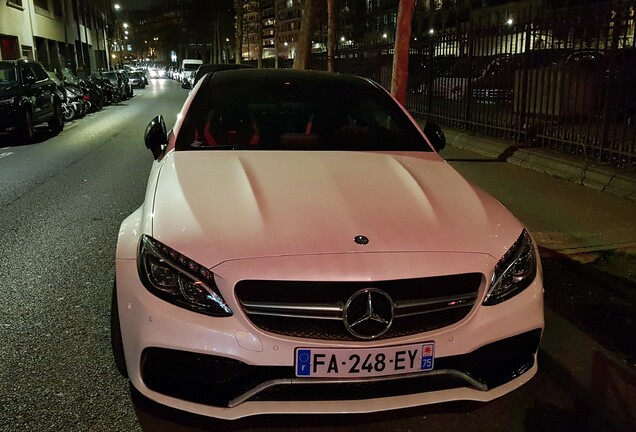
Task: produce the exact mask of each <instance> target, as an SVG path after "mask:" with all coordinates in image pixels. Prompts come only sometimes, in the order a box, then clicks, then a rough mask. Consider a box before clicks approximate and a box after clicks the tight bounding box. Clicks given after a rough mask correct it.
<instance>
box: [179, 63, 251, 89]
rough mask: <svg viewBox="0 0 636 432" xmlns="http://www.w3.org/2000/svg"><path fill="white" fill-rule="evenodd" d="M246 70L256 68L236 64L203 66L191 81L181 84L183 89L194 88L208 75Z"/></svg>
mask: <svg viewBox="0 0 636 432" xmlns="http://www.w3.org/2000/svg"><path fill="white" fill-rule="evenodd" d="M245 68H249V69H253V68H254V66H250V65H247V64H236V63H207V64H202V65H201V66H199V68H198V69H197V70H196V71H195V73H194V75H192V77H191V78H190V79H189V80H187V81H184V82H183V83H182V84H181V87H183V88H193V87H194V86H195V84H196V83H198V82H199V81H200V80H201V78H203V77H204V76H205V75H206V74H208V73H216V72H220V71H224V70H233V69H245Z"/></svg>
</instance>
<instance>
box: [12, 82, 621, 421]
mask: <svg viewBox="0 0 636 432" xmlns="http://www.w3.org/2000/svg"><path fill="white" fill-rule="evenodd" d="M185 96H186V91H185V90H182V89H181V88H180V86H179V85H178V84H177V83H175V82H172V81H168V80H154V81H151V84H150V86H148V87H147V88H146V89H145V90H136V96H135V98H133V99H132V100H130V101H126V102H123V103H121V104H119V105H118V106H111V107H107V108H105V109H104V110H103V111H101V112H99V113H96V114H92V115H90V116H89V117H88V118H85V119H82V120H78V121H76V122H74V123H72V124H69V125H67V127H66V128H65V130H64V131H63V132H62V133H61V134H60V135H59V136H56V137H49V136H48V135H47V133H46V132H44V131H40V134H39V138H40V140H39V141H40V142H37V143H34V144H31V145H26V146H14V145H13V143H11V142H10V141H9V140H8V139H7V138H6V137H5V138H0V185H1V187H0V256H1V257H2V259H1V260H0V305H2V306H1V307H2V309H1V313H0V431H2V432H5V431H7V432H13V431H20V432H21V431H42V432H44V431H137V430H144V431H199V430H232V431H279V430H285V431H296V430H303V431H365V432H369V431H422V430H426V431H449V430H459V429H460V428H461V430H463V431H480V432H483V431H546V430H561V431H570V430H578V431H584V430H590V431H592V430H594V431H596V430H610V429H609V428H607V426H605V424H604V423H603V421H602V420H601V419H599V418H596V417H595V414H594V412H593V411H589V410H587V409H586V408H584V407H583V406H582V405H580V404H579V403H578V401H577V399H576V397H575V395H572V394H571V393H570V392H568V391H567V390H566V389H564V388H562V387H560V386H559V384H558V383H557V382H556V381H555V380H554V379H553V378H552V377H550V376H548V375H546V374H545V373H544V372H543V371H540V372H539V374H538V375H537V376H536V377H535V378H534V379H533V380H532V381H530V383H528V384H527V385H525V386H523V387H522V388H520V389H519V390H517V391H515V392H513V393H511V394H509V395H507V396H505V397H502V398H500V399H498V400H496V401H494V402H492V403H490V404H485V405H480V404H477V405H472V404H471V405H455V404H447V405H443V406H435V407H427V408H421V409H412V410H404V411H397V412H388V413H381V414H373V415H338V416H268V417H254V418H250V419H246V420H241V421H237V422H234V423H228V422H219V421H214V420H210V419H204V418H201V417H196V416H192V415H186V414H183V413H178V412H176V411H173V410H171V409H167V408H165V407H159V406H157V405H155V404H152V403H150V402H148V401H147V400H145V399H143V398H139V397H135V395H134V393H131V391H130V388H129V386H128V383H127V382H126V381H125V380H124V379H123V378H122V377H120V376H119V375H118V374H117V372H116V369H115V366H114V364H113V362H112V357H111V352H110V341H109V307H110V295H111V287H112V283H113V277H114V252H115V243H116V238H117V234H118V228H119V224H120V223H121V221H122V220H123V219H124V217H125V216H127V215H128V214H129V213H131V212H132V211H133V210H134V209H135V208H136V207H137V206H139V205H140V203H141V201H142V199H143V194H144V191H145V186H146V180H147V174H148V171H149V168H150V165H151V163H152V158H151V155H150V152H149V151H148V150H146V149H145V147H144V144H143V131H144V129H145V126H146V124H147V123H148V122H149V121H150V119H151V118H152V117H153V116H154V115H155V114H159V113H162V114H163V115H164V116H165V118H166V123H167V124H168V126H170V125H172V124H173V123H174V120H175V118H176V114H177V112H178V110H179V108H180V106H181V104H182V103H183V100H184V99H185Z"/></svg>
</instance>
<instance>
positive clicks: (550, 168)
mask: <svg viewBox="0 0 636 432" xmlns="http://www.w3.org/2000/svg"><path fill="white" fill-rule="evenodd" d="M443 129H444V134H445V135H446V141H447V143H448V145H451V146H453V147H457V148H460V149H463V150H468V151H471V152H475V153H479V154H482V155H484V156H489V157H492V158H496V159H500V160H505V161H506V162H510V163H513V164H515V165H519V166H522V167H524V168H529V169H532V170H534V171H538V172H542V173H546V174H549V175H552V176H555V177H559V178H562V179H565V180H568V181H572V182H575V183H578V184H582V185H584V186H587V187H591V188H593V189H595V190H599V191H602V192H609V193H611V194H614V195H617V196H620V197H623V198H628V199H631V200H636V173H634V172H632V173H628V172H625V171H623V170H620V169H616V168H612V167H606V166H595V165H593V164H590V165H586V164H585V163H584V162H583V161H581V160H580V159H579V158H576V157H573V156H569V155H565V154H558V153H556V152H552V151H549V150H544V149H540V148H529V147H521V146H518V145H516V144H514V143H513V142H511V141H507V140H503V139H498V138H493V137H488V136H485V135H481V134H477V133H473V132H467V131H462V130H458V129H451V128H443Z"/></svg>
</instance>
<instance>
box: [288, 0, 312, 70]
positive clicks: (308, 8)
mask: <svg viewBox="0 0 636 432" xmlns="http://www.w3.org/2000/svg"><path fill="white" fill-rule="evenodd" d="M311 12H312V0H305V4H304V5H303V9H302V18H301V21H300V34H299V36H298V49H297V50H296V57H295V58H294V65H293V66H292V69H307V67H308V66H309V55H310V54H311V34H312V31H311V27H312V26H311V24H312V21H313V19H312V13H311Z"/></svg>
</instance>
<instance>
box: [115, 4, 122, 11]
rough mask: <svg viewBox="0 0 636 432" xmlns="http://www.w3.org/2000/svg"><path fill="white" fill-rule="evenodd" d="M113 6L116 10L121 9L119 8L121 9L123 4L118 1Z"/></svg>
mask: <svg viewBox="0 0 636 432" xmlns="http://www.w3.org/2000/svg"><path fill="white" fill-rule="evenodd" d="M113 7H114V8H115V10H119V9H121V6H119V4H117V3H115V4H114V5H113Z"/></svg>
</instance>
